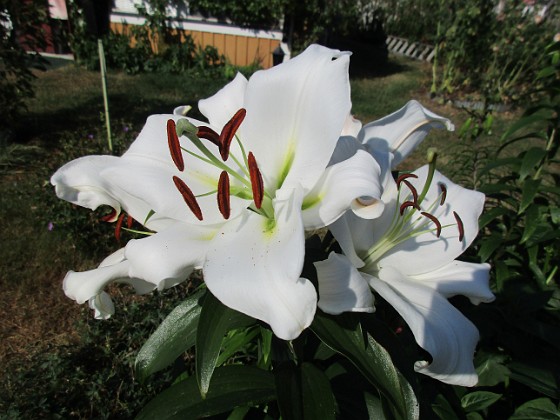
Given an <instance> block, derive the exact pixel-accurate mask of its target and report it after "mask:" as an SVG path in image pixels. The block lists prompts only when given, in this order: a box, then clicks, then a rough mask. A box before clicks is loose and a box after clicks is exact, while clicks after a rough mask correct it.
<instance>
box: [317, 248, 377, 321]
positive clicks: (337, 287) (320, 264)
mask: <svg viewBox="0 0 560 420" xmlns="http://www.w3.org/2000/svg"><path fill="white" fill-rule="evenodd" d="M314 265H315V268H316V269H317V279H318V280H319V303H318V306H319V308H321V310H322V311H323V312H326V313H328V314H333V315H338V314H341V313H342V312H374V311H375V308H374V307H373V295H372V293H371V291H370V289H369V285H368V283H367V281H366V280H365V279H364V278H363V276H362V274H361V273H360V272H359V271H358V270H357V269H356V268H355V267H354V265H353V264H352V263H351V262H350V260H349V259H348V258H346V257H345V256H344V255H339V254H336V253H334V252H331V253H330V254H329V257H328V259H326V260H324V261H317V262H315V263H314Z"/></svg>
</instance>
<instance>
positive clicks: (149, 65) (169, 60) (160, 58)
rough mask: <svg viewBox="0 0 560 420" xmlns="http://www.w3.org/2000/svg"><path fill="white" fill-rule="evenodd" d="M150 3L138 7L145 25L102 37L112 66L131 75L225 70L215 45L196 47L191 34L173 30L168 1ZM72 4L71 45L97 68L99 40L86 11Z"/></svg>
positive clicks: (81, 58)
mask: <svg viewBox="0 0 560 420" xmlns="http://www.w3.org/2000/svg"><path fill="white" fill-rule="evenodd" d="M149 3H150V4H149V5H150V7H149V8H145V7H143V6H139V7H138V10H139V12H140V14H141V15H142V16H143V17H145V18H146V23H145V24H144V25H142V26H135V25H132V26H126V25H125V27H124V29H123V32H122V33H117V32H114V31H111V32H110V33H109V34H108V35H106V36H104V37H103V39H102V41H103V45H104V49H105V56H106V63H107V66H108V67H109V68H114V69H118V70H123V71H125V72H127V73H129V74H137V73H141V72H169V73H182V72H187V71H190V72H198V73H204V74H205V75H206V76H209V75H210V74H211V72H212V71H213V70H218V71H221V70H222V68H223V66H224V64H225V58H224V57H223V56H222V55H220V54H219V53H218V51H217V49H216V48H214V47H211V46H206V47H204V48H202V47H201V46H197V45H195V43H194V41H193V39H192V37H190V36H189V35H184V36H183V37H181V36H180V35H179V34H178V33H176V32H175V31H174V30H172V28H171V25H170V21H169V18H168V17H167V14H166V13H165V7H166V5H167V4H169V1H167V0H151V1H150V2H149ZM70 4H71V7H70V16H71V19H72V21H73V22H74V31H73V34H72V37H71V45H72V49H73V51H74V54H75V55H76V59H77V61H78V62H79V63H80V64H82V65H84V66H85V67H86V68H88V69H90V70H94V69H98V68H99V58H98V52H97V40H96V39H95V38H94V37H93V36H92V35H89V34H88V33H87V31H86V28H85V21H84V18H83V11H82V10H81V9H80V7H78V5H77V4H76V3H75V2H72V3H70ZM216 74H218V75H219V74H220V73H219V72H218V73H216Z"/></svg>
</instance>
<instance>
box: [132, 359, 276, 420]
mask: <svg viewBox="0 0 560 420" xmlns="http://www.w3.org/2000/svg"><path fill="white" fill-rule="evenodd" d="M275 397H276V388H275V386H274V377H273V376H272V374H271V373H270V372H267V371H265V370H262V369H258V368H255V367H252V366H242V365H232V366H223V367H220V368H217V369H216V370H215V372H214V375H213V377H212V388H211V389H210V390H209V391H208V394H207V395H206V398H205V399H203V398H202V397H201V395H200V392H199V389H198V382H197V380H196V378H195V377H194V376H191V377H190V378H188V379H186V380H184V381H182V382H179V383H177V384H175V385H173V386H171V387H170V388H168V389H166V390H165V391H163V392H162V393H161V394H159V395H158V396H156V397H155V398H154V399H152V400H151V401H150V402H149V403H148V404H147V405H146V406H145V407H144V408H143V409H142V411H141V412H140V414H138V416H137V417H136V419H137V420H148V419H153V420H170V419H177V420H179V419H187V418H188V419H196V418H201V417H207V416H212V415H216V414H220V413H224V412H227V411H229V410H232V409H233V408H235V407H238V406H241V405H257V404H263V403H266V402H269V401H272V400H274V399H275Z"/></svg>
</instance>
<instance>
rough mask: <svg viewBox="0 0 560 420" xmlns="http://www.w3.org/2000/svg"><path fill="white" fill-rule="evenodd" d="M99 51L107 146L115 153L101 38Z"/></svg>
mask: <svg viewBox="0 0 560 420" xmlns="http://www.w3.org/2000/svg"><path fill="white" fill-rule="evenodd" d="M97 51H98V52H99V69H100V71H101V88H102V90H103V105H104V107H105V125H106V126H107V147H108V148H109V152H111V153H113V142H112V140H111V121H110V119H109V99H108V97H107V66H106V64H105V50H104V49H103V41H102V40H101V38H99V39H98V40H97Z"/></svg>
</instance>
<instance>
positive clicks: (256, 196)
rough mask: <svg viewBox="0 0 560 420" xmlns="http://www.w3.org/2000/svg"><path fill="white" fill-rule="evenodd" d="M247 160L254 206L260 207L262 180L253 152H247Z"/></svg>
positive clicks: (262, 189) (262, 194) (262, 195)
mask: <svg viewBox="0 0 560 420" xmlns="http://www.w3.org/2000/svg"><path fill="white" fill-rule="evenodd" d="M247 162H248V164H249V175H250V177H251V188H252V189H253V201H254V202H255V206H256V207H257V208H258V209H260V208H261V205H262V201H263V197H264V182H263V178H262V175H261V171H259V167H258V166H257V161H256V160H255V156H254V155H253V152H249V156H248V158H247Z"/></svg>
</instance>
